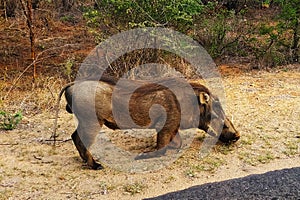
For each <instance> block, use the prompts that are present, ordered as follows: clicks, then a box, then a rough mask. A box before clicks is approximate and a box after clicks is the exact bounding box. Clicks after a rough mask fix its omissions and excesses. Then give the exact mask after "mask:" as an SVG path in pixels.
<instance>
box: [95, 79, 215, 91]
mask: <svg viewBox="0 0 300 200" xmlns="http://www.w3.org/2000/svg"><path fill="white" fill-rule="evenodd" d="M100 81H101V82H105V83H107V84H109V85H111V86H113V87H115V86H116V85H117V83H118V81H122V84H119V85H118V87H119V89H122V92H121V93H123V92H126V91H132V90H131V89H132V88H137V90H136V91H135V93H140V94H141V95H143V94H147V93H151V92H159V91H163V90H167V89H168V88H172V89H177V88H178V89H180V90H182V91H184V90H185V89H188V87H189V86H190V87H192V88H193V90H194V91H195V93H196V94H199V93H200V92H205V93H207V94H209V95H211V93H210V91H209V89H208V88H207V87H205V86H204V85H202V84H200V83H196V82H184V80H182V79H178V78H161V79H157V80H151V81H149V80H131V79H117V78H115V77H109V76H102V77H101V79H100Z"/></svg>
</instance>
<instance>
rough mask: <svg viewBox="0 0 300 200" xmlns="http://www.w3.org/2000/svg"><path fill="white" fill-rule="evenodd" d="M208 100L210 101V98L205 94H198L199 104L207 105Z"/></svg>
mask: <svg viewBox="0 0 300 200" xmlns="http://www.w3.org/2000/svg"><path fill="white" fill-rule="evenodd" d="M209 99H210V97H209V95H208V94H207V93H206V92H200V94H199V100H200V103H201V104H208V102H209Z"/></svg>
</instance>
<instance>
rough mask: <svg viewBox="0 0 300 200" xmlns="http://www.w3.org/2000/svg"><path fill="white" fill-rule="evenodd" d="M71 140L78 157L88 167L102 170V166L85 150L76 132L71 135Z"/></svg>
mask: <svg viewBox="0 0 300 200" xmlns="http://www.w3.org/2000/svg"><path fill="white" fill-rule="evenodd" d="M72 140H73V142H74V144H75V146H76V148H77V150H78V152H79V154H80V157H81V158H82V159H83V160H84V161H85V162H86V163H87V164H88V165H89V166H90V167H92V169H103V166H102V165H101V164H99V163H97V162H96V161H95V160H94V158H93V156H92V154H91V153H90V152H89V151H88V150H87V148H86V147H85V146H84V144H83V143H82V141H81V139H80V137H79V135H78V133H77V130H76V131H74V133H73V134H72Z"/></svg>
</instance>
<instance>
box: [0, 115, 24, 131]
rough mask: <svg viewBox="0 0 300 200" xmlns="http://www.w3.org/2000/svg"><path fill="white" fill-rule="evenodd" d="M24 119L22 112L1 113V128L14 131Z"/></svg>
mask: <svg viewBox="0 0 300 200" xmlns="http://www.w3.org/2000/svg"><path fill="white" fill-rule="evenodd" d="M22 118H23V115H22V113H21V112H20V111H19V112H17V113H15V114H11V113H8V112H5V111H0V128H2V129H5V130H12V129H14V128H16V126H17V125H18V124H19V122H20V121H21V120H22Z"/></svg>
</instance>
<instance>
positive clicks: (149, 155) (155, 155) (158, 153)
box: [134, 147, 166, 160]
mask: <svg viewBox="0 0 300 200" xmlns="http://www.w3.org/2000/svg"><path fill="white" fill-rule="evenodd" d="M165 153H166V147H165V148H163V149H160V150H157V151H152V152H147V153H140V154H139V155H137V156H136V157H135V158H134V159H135V160H142V159H149V158H158V157H161V156H164V155H165Z"/></svg>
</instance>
